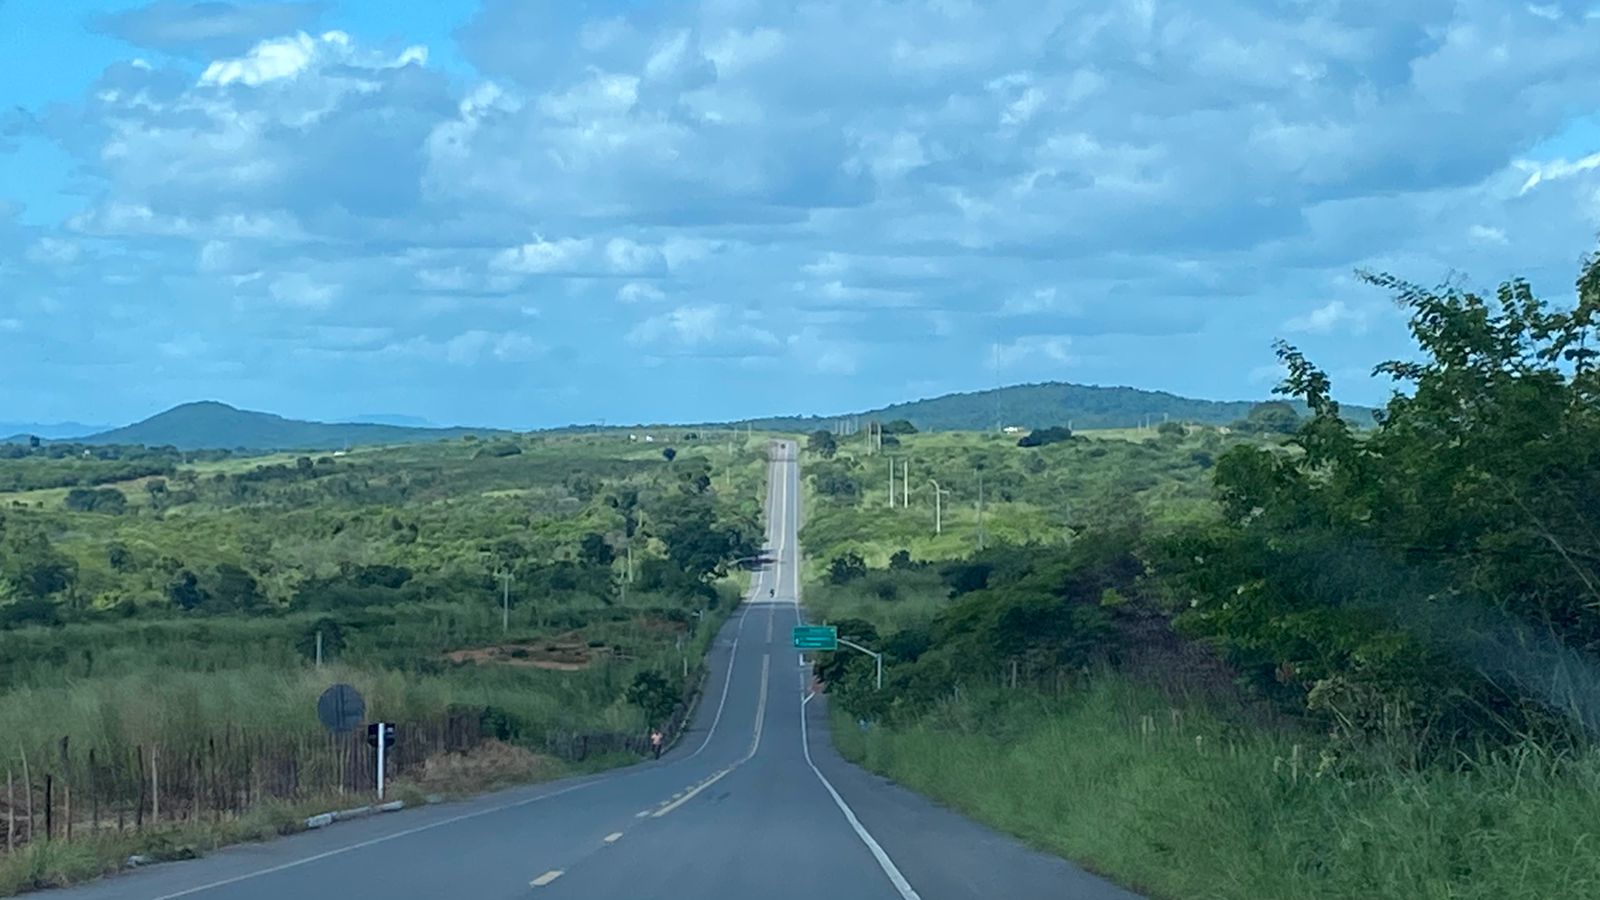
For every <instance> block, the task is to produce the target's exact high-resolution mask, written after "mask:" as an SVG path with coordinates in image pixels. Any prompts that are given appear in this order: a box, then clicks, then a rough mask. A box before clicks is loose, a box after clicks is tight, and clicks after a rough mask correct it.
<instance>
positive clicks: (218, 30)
mask: <svg viewBox="0 0 1600 900" xmlns="http://www.w3.org/2000/svg"><path fill="white" fill-rule="evenodd" d="M1597 230H1600V0H1581V2H1580V0H1554V2H1548V3H1543V4H1524V3H1519V2H1513V0H1183V2H1177V0H1121V2H1109V0H1102V2H1089V0H1076V2H1045V0H984V2H963V0H892V2H890V0H787V2H754V0H695V2H681V3H647V2H643V0H631V2H630V0H607V2H580V0H481V2H480V0H431V2H428V3H405V4H399V3H393V2H390V0H325V2H317V0H313V2H293V3H246V2H231V0H218V2H203V3H198V4H195V3H191V2H189V0H156V2H153V3H142V4H141V3H122V2H102V3H89V2H80V0H0V361H3V365H4V373H5V374H4V377H3V378H0V418H3V419H8V420H29V419H32V420H39V421H52V420H60V419H78V420H84V421H99V422H121V421H126V420H129V419H133V418H138V417H142V416H144V415H148V414H150V413H152V412H155V411H158V410H160V409H162V408H165V407H166V406H169V405H172V404H174V403H178V402H182V401H185V400H193V399H202V398H214V399H220V400H224V401H228V402H231V403H234V404H237V405H241V406H246V407H251V408H258V409H270V410H274V411H278V412H282V413H284V414H287V415H294V416H303V417H313V418H339V417H345V416H353V415H359V414H371V413H401V414H409V415H415V416H422V417H426V418H427V419H430V420H433V421H436V422H469V423H474V424H490V425H507V426H522V427H531V426H540V425H556V424H564V423H568V422H592V421H596V420H599V419H606V420H608V421H611V422H621V421H638V420H646V421H660V420H669V419H708V418H718V417H736V416H744V415H755V414H767V413H787V412H839V411H847V410H851V409H856V408H862V407H866V406H871V405H877V404H881V403H886V402H890V401H895V400H901V399H909V398H912V397H918V396H929V395H933V394H938V393H944V392H948V391H955V390H968V389H974V388H982V387H988V386H992V385H993V384H995V383H997V382H1007V383H1012V382H1021V381H1043V380H1068V381H1077V382H1085V383H1098V384H1130V385H1135V386H1139V387H1147V388H1159V389H1165V390H1171V391H1174V392H1178V393H1183V394H1189V395H1194V396H1202V397H1214V398H1241V397H1258V396H1262V395H1265V394H1266V393H1267V391H1268V390H1269V389H1270V387H1271V386H1272V384H1273V383H1274V380H1275V376H1276V371H1275V369H1274V367H1273V366H1272V364H1271V363H1272V355H1271V350H1270V345H1271V342H1272V340H1273V339H1274V338H1277V337H1284V338H1287V339H1289V340H1291V341H1293V342H1295V343H1297V344H1299V345H1300V346H1302V347H1303V348H1305V349H1306V350H1307V351H1308V352H1309V353H1310V354H1311V355H1312V357H1313V358H1314V359H1316V360H1317V361H1318V362H1320V363H1322V364H1323V365H1324V366H1325V367H1326V368H1327V369H1328V370H1329V371H1330V372H1331V373H1333V375H1334V376H1335V381H1336V386H1337V389H1338V390H1337V392H1338V393H1339V394H1340V395H1341V396H1342V397H1344V398H1345V399H1346V400H1349V401H1353V402H1373V401H1379V400H1381V399H1382V398H1383V396H1384V395H1385V393H1386V391H1387V387H1386V386H1385V385H1384V384H1381V383H1379V382H1376V381H1373V380H1371V379H1370V378H1369V377H1368V373H1369V371H1370V369H1371V366H1372V365H1373V364H1374V363H1376V362H1378V361H1380V360H1382V359H1385V358H1389V357H1392V356H1395V355H1399V354H1404V353H1405V352H1406V349H1407V346H1408V342H1407V341H1406V337H1405V332H1404V329H1403V321H1402V320H1401V319H1400V318H1399V316H1398V314H1397V312H1396V310H1395V309H1394V308H1393V306H1392V304H1391V303H1390V302H1389V301H1388V299H1387V298H1386V297H1384V296H1383V295H1381V294H1378V293H1376V292H1375V291H1374V290H1373V289H1371V288H1368V287H1365V286H1363V285H1360V284H1358V283H1356V282H1355V281H1354V279H1353V278H1352V272H1353V270H1355V269H1356V268H1358V267H1369V268H1377V269H1384V270H1389V271H1393V272H1395V273H1397V274H1401V275H1404V276H1406V277H1409V278H1411V279H1413V280H1416V281H1421V282H1426V283H1434V282H1437V281H1440V280H1442V279H1445V278H1457V279H1462V280H1464V281H1466V282H1468V283H1470V284H1473V285H1481V286H1491V285H1493V284H1494V283H1495V282H1497V281H1499V280H1500V279H1502V278H1505V277H1507V276H1509V275H1513V274H1523V275H1526V276H1528V277H1530V278H1531V279H1532V280H1533V281H1534V284H1535V286H1536V287H1537V288H1539V289H1540V290H1541V291H1542V292H1544V293H1546V294H1548V295H1550V296H1552V297H1560V296H1562V295H1564V294H1569V293H1570V290H1571V283H1572V279H1573V276H1574V275H1575V273H1576V271H1577V266H1578V263H1579V260H1580V259H1581V258H1582V257H1583V255H1584V254H1585V253H1586V252H1589V251H1591V250H1593V249H1594V248H1595V246H1596V233H1597Z"/></svg>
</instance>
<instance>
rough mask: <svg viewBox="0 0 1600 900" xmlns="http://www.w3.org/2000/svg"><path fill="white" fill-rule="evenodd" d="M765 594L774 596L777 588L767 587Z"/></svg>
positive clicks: (776, 594)
mask: <svg viewBox="0 0 1600 900" xmlns="http://www.w3.org/2000/svg"><path fill="white" fill-rule="evenodd" d="M767 596H768V597H776V596H778V589H777V588H767Z"/></svg>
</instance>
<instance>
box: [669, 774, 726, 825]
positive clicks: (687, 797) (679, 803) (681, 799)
mask: <svg viewBox="0 0 1600 900" xmlns="http://www.w3.org/2000/svg"><path fill="white" fill-rule="evenodd" d="M732 771H733V766H729V767H728V768H726V769H723V770H722V771H721V772H718V773H717V774H715V775H713V776H711V777H710V778H707V779H706V780H705V781H702V782H700V784H698V785H697V786H695V788H694V789H693V790H691V791H689V792H688V793H687V794H684V795H683V796H682V797H679V798H678V799H676V800H674V801H672V802H671V803H668V804H667V805H666V806H663V807H661V808H660V809H658V810H656V811H655V812H653V813H651V814H650V816H651V818H655V819H659V818H661V817H662V816H664V815H666V814H667V813H669V812H672V811H673V810H675V809H677V808H678V807H680V806H682V805H684V804H685V803H688V802H689V801H690V800H693V799H694V798H695V795H696V794H699V793H700V792H701V791H703V790H705V789H706V788H708V787H711V786H712V785H713V784H716V783H717V782H718V781H721V780H722V777H723V776H724V775H727V774H728V773H729V772H732Z"/></svg>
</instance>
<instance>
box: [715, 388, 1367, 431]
mask: <svg viewBox="0 0 1600 900" xmlns="http://www.w3.org/2000/svg"><path fill="white" fill-rule="evenodd" d="M1263 399H1266V398H1263ZM1257 402H1259V401H1255V400H1196V399H1193V398H1190V397H1179V396H1178V395H1176V394H1169V393H1167V392H1166V391H1146V390H1141V389H1139V388H1131V387H1098V386H1095V385H1086V384H1069V383H1067V382H1060V381H1054V382H1046V383H1044V384H1019V385H1013V386H1010V387H1003V388H995V389H991V390H986V391H973V392H970V393H963V394H946V395H944V396H942V397H933V398H931V399H927V400H913V401H911V402H908V403H895V404H892V405H890V406H885V407H882V408H880V409H873V410H866V411H864V412H860V413H851V414H846V415H842V416H776V417H771V418H764V419H752V420H742V421H740V422H738V423H734V424H738V425H740V426H743V425H746V424H748V425H751V426H753V427H755V428H762V429H769V430H773V431H811V430H815V429H818V428H827V427H828V426H829V425H830V424H833V423H835V422H837V421H839V420H840V419H849V418H859V419H860V420H861V421H862V422H866V421H867V420H869V419H876V420H878V421H884V422H888V421H893V420H895V419H905V420H907V421H909V422H910V423H911V424H913V425H915V426H917V428H919V429H921V430H922V431H982V430H992V429H994V428H995V426H996V425H999V426H1007V425H1016V426H1021V427H1023V428H1044V427H1047V426H1050V425H1068V424H1070V425H1071V426H1072V427H1073V428H1132V427H1134V426H1136V425H1139V424H1141V423H1143V422H1145V421H1146V420H1149V421H1153V422H1160V421H1162V419H1163V418H1170V419H1172V420H1173V421H1175V422H1197V423H1200V424H1205V425H1227V424H1229V423H1231V422H1236V421H1238V420H1239V419H1242V418H1244V417H1245V415H1246V414H1248V413H1249V412H1250V408H1251V407H1252V406H1254V405H1255V404H1256V403H1257ZM1295 405H1296V406H1297V407H1298V408H1299V409H1300V410H1301V412H1302V413H1304V412H1305V407H1304V406H1303V405H1302V404H1299V403H1296V404H1295ZM1343 409H1344V413H1345V417H1346V418H1348V419H1349V420H1350V421H1351V422H1353V423H1355V424H1357V425H1360V426H1363V427H1365V426H1369V425H1371V424H1372V423H1373V418H1372V410H1371V409H1369V408H1367V407H1363V406H1346V407H1344V408H1343Z"/></svg>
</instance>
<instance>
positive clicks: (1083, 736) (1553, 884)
mask: <svg viewBox="0 0 1600 900" xmlns="http://www.w3.org/2000/svg"><path fill="white" fill-rule="evenodd" d="M833 733H834V735H835V740H836V742H837V743H838V745H839V747H840V749H841V751H842V752H843V753H844V754H845V755H846V756H847V757H848V758H851V759H854V760H857V761H859V762H861V763H863V764H864V765H866V766H868V767H869V768H871V769H873V770H874V771H877V772H880V773H882V774H884V775H887V776H889V777H891V778H893V779H895V780H896V781H898V782H900V783H902V784H905V785H907V786H908V787H911V788H913V789H915V790H918V791H921V792H923V793H925V794H927V795H929V796H930V797H933V798H935V799H937V800H939V801H940V802H942V803H946V804H948V805H950V806H952V807H954V808H955V809H958V810H960V811H962V812H964V813H966V814H968V815H971V816H973V817H974V818H977V819H979V820H982V821H985V822H988V823H990V824H992V825H994V826H995V827H997V828H999V829H1001V830H1004V831H1007V832H1010V833H1012V834H1015V835H1018V836H1019V837H1022V838H1023V839H1024V840H1026V841H1028V842H1029V843H1031V844H1033V845H1035V846H1037V847H1040V848H1042V849H1045V850H1048V851H1050V852H1052V853H1057V854H1060V855H1061V856H1064V857H1067V858H1069V859H1073V860H1076V861H1078V862H1079V863H1081V864H1083V865H1085V866H1086V867H1088V868H1090V869H1092V870H1094V871H1097V872H1100V873H1103V874H1105V875H1108V876H1110V877H1112V878H1113V879H1115V880H1117V881H1119V882H1121V883H1124V884H1128V885H1131V886H1133V887H1135V888H1137V889H1139V890H1141V891H1144V892H1147V893H1149V894H1150V895H1151V896H1153V897H1161V898H1185V900H1213V898H1214V900H1259V898H1264V897H1271V898H1274V900H1334V898H1348V897H1385V898H1396V900H1401V898H1404V900H1501V898H1512V897H1526V898H1554V897H1593V896H1600V856H1596V854H1594V853H1592V852H1590V848H1591V847H1592V846H1593V844H1594V842H1595V840H1596V839H1597V837H1600V828H1597V826H1596V824H1595V823H1596V822H1597V821H1600V799H1597V798H1600V792H1597V790H1596V789H1597V788H1600V752H1597V751H1595V750H1593V749H1588V750H1584V751H1582V752H1579V753H1576V754H1570V755H1567V754H1553V753H1551V752H1550V751H1548V750H1546V749H1542V748H1540V747H1537V746H1523V747H1516V748H1510V749H1507V750H1503V751H1500V752H1499V753H1497V754H1494V755H1492V756H1490V757H1487V758H1486V759H1484V760H1483V761H1481V762H1480V763H1479V764H1478V765H1475V766H1473V767H1472V768H1470V769H1467V770H1451V769H1441V768H1430V769H1424V770H1421V771H1416V770H1406V769H1403V768H1399V767H1383V768H1380V769H1378V770H1376V771H1374V772H1371V773H1368V774H1364V775H1346V774H1340V773H1337V772H1332V771H1328V770H1327V769H1326V768H1325V766H1324V765H1323V761H1322V760H1321V759H1320V758H1319V756H1318V754H1317V751H1316V750H1315V749H1314V744H1313V743H1311V742H1307V741H1305V740H1304V739H1297V738H1296V737H1295V736H1294V735H1293V734H1292V733H1284V734H1279V733H1274V732H1272V731H1268V730H1264V729H1251V730H1245V729H1241V728H1239V727H1237V726H1235V725H1230V724H1229V723H1228V720H1227V719H1226V718H1223V717H1219V716H1217V715H1214V714H1212V713H1210V712H1208V711H1207V709H1206V708H1205V707H1204V706H1203V705H1198V704H1195V703H1192V702H1180V703H1177V704H1176V705H1175V704H1174V703H1173V701H1171V700H1169V699H1168V698H1166V697H1164V696H1163V695H1161V694H1159V693H1157V692H1155V691H1151V690H1148V689H1141V688H1138V687H1136V686H1134V685H1131V684H1129V683H1127V682H1125V681H1121V680H1118V679H1116V678H1115V677H1110V676H1107V677H1103V678H1100V679H1097V680H1094V681H1091V682H1088V683H1086V684H1085V685H1084V686H1081V687H1079V688H1076V689H1074V690H1072V691H1069V692H1066V693H1063V694H1061V695H1059V696H1041V695H1039V694H1036V693H1033V692H1028V691H1021V692H1003V691H1001V692H990V693H983V692H975V693H972V694H968V695H966V696H963V697H961V698H959V699H951V700H950V701H948V702H947V703H945V704H944V705H942V706H941V707H940V708H939V709H938V710H936V711H935V712H933V713H931V714H930V715H928V716H926V717H925V718H923V719H922V720H921V721H920V722H918V723H917V724H916V725H914V726H911V727H906V728H898V729H890V728H872V729H870V730H868V731H866V732H863V731H861V730H860V729H858V728H857V727H856V725H855V723H854V722H852V721H849V719H848V717H846V716H842V715H837V714H836V715H835V722H834V730H833Z"/></svg>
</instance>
